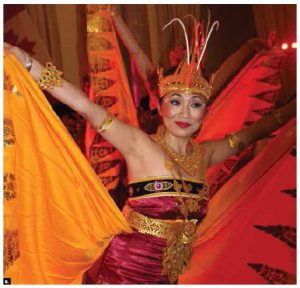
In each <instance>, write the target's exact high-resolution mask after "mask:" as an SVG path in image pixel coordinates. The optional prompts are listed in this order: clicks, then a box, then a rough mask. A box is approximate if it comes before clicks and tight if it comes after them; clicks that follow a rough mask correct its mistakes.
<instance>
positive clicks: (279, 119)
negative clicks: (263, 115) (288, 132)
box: [271, 109, 284, 126]
mask: <svg viewBox="0 0 300 288" xmlns="http://www.w3.org/2000/svg"><path fill="white" fill-rule="evenodd" d="M271 114H272V115H273V117H274V118H275V120H276V122H277V124H278V125H280V126H281V125H282V124H283V123H284V120H283V118H282V114H281V112H280V110H279V109H276V110H273V111H271Z"/></svg>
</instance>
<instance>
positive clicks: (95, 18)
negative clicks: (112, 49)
mask: <svg viewBox="0 0 300 288" xmlns="http://www.w3.org/2000/svg"><path fill="white" fill-rule="evenodd" d="M87 32H88V33H101V32H112V26H111V24H110V22H109V21H108V20H107V19H106V18H104V17H100V16H99V14H98V13H95V14H89V15H87Z"/></svg>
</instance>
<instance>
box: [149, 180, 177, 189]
mask: <svg viewBox="0 0 300 288" xmlns="http://www.w3.org/2000/svg"><path fill="white" fill-rule="evenodd" d="M172 186H173V184H172V183H170V182H167V181H154V182H151V183H148V184H147V185H145V187H144V189H145V190H146V191H149V192H154V191H165V190H168V189H170V188H171V187H172Z"/></svg>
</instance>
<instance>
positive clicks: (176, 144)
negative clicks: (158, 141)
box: [164, 131, 189, 155]
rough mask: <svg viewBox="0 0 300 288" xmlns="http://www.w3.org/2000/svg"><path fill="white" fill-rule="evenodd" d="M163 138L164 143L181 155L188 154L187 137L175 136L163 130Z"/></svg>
mask: <svg viewBox="0 0 300 288" xmlns="http://www.w3.org/2000/svg"><path fill="white" fill-rule="evenodd" d="M164 140H165V142H166V144H167V145H168V146H169V147H170V148H172V150H174V151H175V152H177V153H179V154H181V155H186V154H188V144H189V138H180V137H176V136H174V135H172V134H171V133H169V132H168V131H165V134H164Z"/></svg>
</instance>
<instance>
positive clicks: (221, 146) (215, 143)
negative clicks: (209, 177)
mask: <svg viewBox="0 0 300 288" xmlns="http://www.w3.org/2000/svg"><path fill="white" fill-rule="evenodd" d="M199 145H202V146H203V147H204V149H205V151H206V157H207V163H208V164H207V167H211V166H213V165H215V164H218V163H220V162H223V161H225V160H226V159H227V158H228V157H230V156H232V155H234V154H236V153H237V152H238V149H236V148H231V147H230V145H229V144H228V139H227V137H224V138H220V139H213V140H206V141H203V142H201V143H200V144H199Z"/></svg>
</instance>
